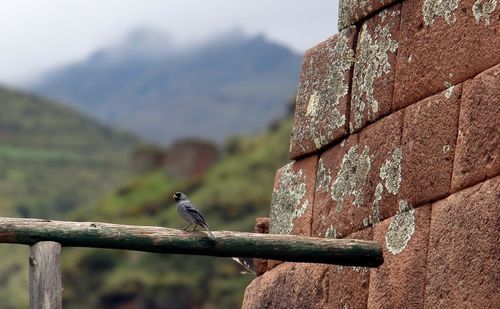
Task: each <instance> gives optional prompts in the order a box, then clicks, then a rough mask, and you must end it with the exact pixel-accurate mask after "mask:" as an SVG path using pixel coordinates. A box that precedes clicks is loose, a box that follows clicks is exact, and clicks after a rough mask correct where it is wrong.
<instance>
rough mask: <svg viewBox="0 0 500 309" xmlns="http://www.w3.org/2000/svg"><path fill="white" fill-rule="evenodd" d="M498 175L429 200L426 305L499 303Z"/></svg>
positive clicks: (458, 305)
mask: <svg viewBox="0 0 500 309" xmlns="http://www.w3.org/2000/svg"><path fill="white" fill-rule="evenodd" d="M499 205H500V177H496V178H494V179H491V180H489V181H486V182H483V183H481V184H478V185H476V186H474V187H472V188H469V189H466V190H463V191H461V192H458V193H456V194H453V195H451V196H450V197H448V198H447V199H445V200H442V201H439V202H437V203H435V204H434V205H432V220H431V231H430V241H429V253H428V262H427V286H426V291H425V308H498V304H500V294H499V293H498V285H499V273H498V265H499V256H500V247H499V245H498V244H499V243H500V234H499V232H498V231H499V229H500V223H499V222H500V220H499V215H498V209H499V208H498V206H499Z"/></svg>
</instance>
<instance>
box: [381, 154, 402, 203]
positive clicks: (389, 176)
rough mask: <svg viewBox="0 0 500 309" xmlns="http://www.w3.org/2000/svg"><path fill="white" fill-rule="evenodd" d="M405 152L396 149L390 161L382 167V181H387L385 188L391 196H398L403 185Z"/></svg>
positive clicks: (387, 160) (386, 161)
mask: <svg viewBox="0 0 500 309" xmlns="http://www.w3.org/2000/svg"><path fill="white" fill-rule="evenodd" d="M402 158H403V151H402V150H401V147H396V148H395V149H394V151H393V152H392V156H391V158H390V159H386V160H385V163H384V164H383V165H382V166H381V167H380V179H382V180H385V188H386V189H387V191H388V192H389V193H391V194H394V195H396V194H397V193H398V192H399V186H400V185H401V159H402Z"/></svg>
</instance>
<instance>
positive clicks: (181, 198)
mask: <svg viewBox="0 0 500 309" xmlns="http://www.w3.org/2000/svg"><path fill="white" fill-rule="evenodd" d="M172 198H173V199H174V201H176V202H179V201H184V200H187V196H186V194H184V193H182V192H175V193H174V195H173V196H172Z"/></svg>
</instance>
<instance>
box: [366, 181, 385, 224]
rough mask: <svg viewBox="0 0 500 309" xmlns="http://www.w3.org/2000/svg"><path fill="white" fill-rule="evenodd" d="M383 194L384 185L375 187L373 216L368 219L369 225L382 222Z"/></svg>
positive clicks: (379, 184)
mask: <svg viewBox="0 0 500 309" xmlns="http://www.w3.org/2000/svg"><path fill="white" fill-rule="evenodd" d="M382 193H384V185H382V184H381V183H380V182H379V183H378V184H377V186H376V187H375V196H374V198H373V202H372V207H371V214H370V216H369V217H368V225H370V224H371V225H373V224H375V223H378V222H380V206H379V204H380V201H381V200H382Z"/></svg>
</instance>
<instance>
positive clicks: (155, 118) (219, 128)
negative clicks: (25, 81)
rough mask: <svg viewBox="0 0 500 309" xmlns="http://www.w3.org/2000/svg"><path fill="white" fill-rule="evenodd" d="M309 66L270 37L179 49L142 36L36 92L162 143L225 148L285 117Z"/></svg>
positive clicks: (54, 75)
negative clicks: (193, 140)
mask: <svg viewBox="0 0 500 309" xmlns="http://www.w3.org/2000/svg"><path fill="white" fill-rule="evenodd" d="M301 61H302V60H301V56H299V55H297V54H295V53H294V52H293V51H291V50H290V49H288V48H287V47H284V46H281V45H279V44H276V43H273V42H271V41H269V40H268V39H267V38H265V37H264V36H262V35H257V36H252V37H249V36H246V35H244V34H241V33H240V32H238V31H233V32H231V33H228V34H226V35H224V36H221V37H218V38H215V39H213V40H210V41H208V42H205V43H203V44H198V45H195V46H190V47H176V46H174V45H173V44H172V43H171V41H170V39H169V38H168V37H167V36H166V35H163V34H162V33H160V32H158V31H153V30H150V29H138V30H136V31H133V32H132V33H131V34H130V35H129V36H128V37H126V38H125V40H124V41H123V42H121V43H120V44H117V45H115V46H112V47H109V48H104V49H102V50H99V51H97V52H95V53H94V54H92V55H91V56H90V57H88V58H87V59H86V60H84V61H82V62H79V63H75V64H72V65H68V66H63V67H61V68H58V69H55V70H54V71H52V72H49V73H47V74H46V75H44V76H43V77H42V78H41V79H40V80H39V81H38V82H36V83H35V84H33V85H31V86H30V87H29V88H30V90H31V91H34V92H35V93H38V94H41V95H44V96H48V97H51V98H55V99H57V100H60V101H63V102H66V103H68V104H71V105H72V106H74V107H76V108H78V109H80V110H82V111H84V112H85V113H88V114H90V115H92V116H95V117H97V118H99V119H101V120H103V121H104V122H106V123H109V124H113V125H116V126H118V127H121V128H125V129H127V130H129V131H131V132H135V133H137V134H140V135H141V136H143V137H146V138H148V139H150V140H153V141H156V142H160V143H170V142H172V141H173V140H174V139H178V138H181V137H201V138H206V139H211V140H215V141H218V142H221V141H223V140H224V139H225V138H226V137H228V136H231V135H234V134H239V133H248V132H253V131H255V130H258V129H263V128H265V127H266V126H267V125H268V124H269V122H270V121H272V120H274V119H276V118H279V117H280V116H282V115H284V114H285V110H286V104H287V103H286V102H287V101H288V99H289V98H290V96H292V95H293V93H294V92H295V91H296V85H297V81H298V76H299V67H300V64H301Z"/></svg>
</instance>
